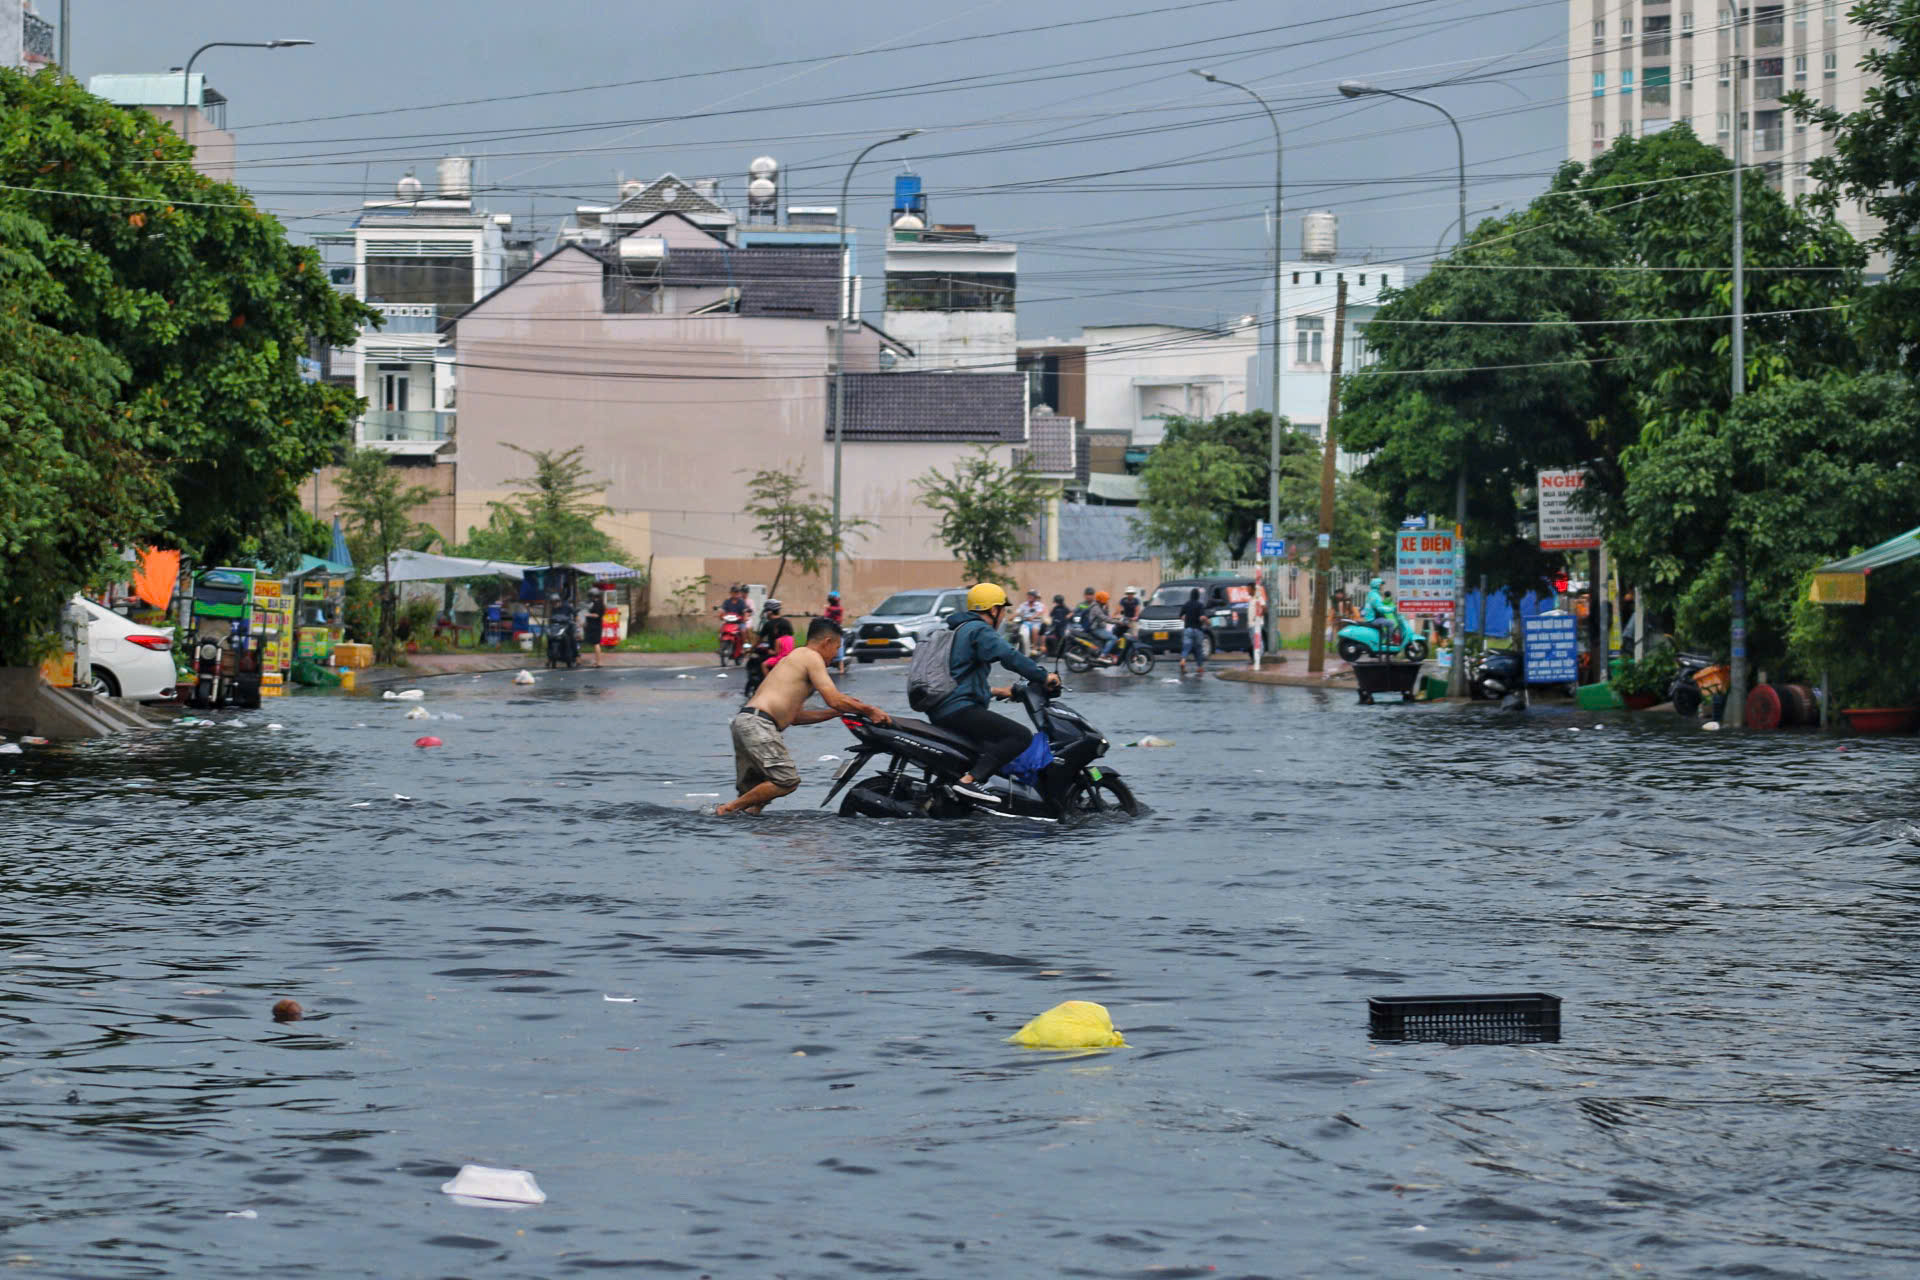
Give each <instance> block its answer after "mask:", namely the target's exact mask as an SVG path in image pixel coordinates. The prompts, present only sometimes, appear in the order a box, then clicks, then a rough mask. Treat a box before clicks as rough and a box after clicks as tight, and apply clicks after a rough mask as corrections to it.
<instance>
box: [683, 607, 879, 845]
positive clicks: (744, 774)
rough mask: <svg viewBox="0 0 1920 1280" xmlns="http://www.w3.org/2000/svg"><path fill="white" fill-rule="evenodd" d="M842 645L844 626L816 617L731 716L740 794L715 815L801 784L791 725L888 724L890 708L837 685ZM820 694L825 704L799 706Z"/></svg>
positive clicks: (761, 803) (757, 806)
mask: <svg viewBox="0 0 1920 1280" xmlns="http://www.w3.org/2000/svg"><path fill="white" fill-rule="evenodd" d="M839 649H840V628H839V627H837V626H835V625H834V624H833V623H832V622H829V621H828V620H827V619H825V618H815V619H814V620H813V623H812V625H810V626H809V627H808V628H807V643H806V644H805V645H804V646H803V647H801V648H798V649H795V650H794V651H793V652H792V653H790V654H788V655H787V657H786V659H785V660H784V661H782V662H781V663H780V665H779V666H777V667H775V668H774V669H773V670H771V671H769V672H767V678H766V682H765V683H763V684H762V685H761V686H760V691H759V692H758V693H756V694H754V695H753V699H752V701H750V702H748V703H747V705H746V706H745V707H744V708H743V709H742V710H741V712H740V714H739V715H737V716H735V717H734V718H733V724H732V725H731V726H730V727H731V728H732V730H733V768H734V774H735V783H736V789H737V790H738V791H739V793H740V794H739V796H738V797H736V798H735V799H733V800H730V801H728V802H727V803H726V804H723V805H716V806H715V807H714V810H713V812H714V813H715V815H716V816H720V817H725V816H726V815H727V814H730V813H740V812H743V811H744V812H746V813H758V812H760V810H761V809H763V808H765V807H766V806H767V805H768V804H771V803H772V802H773V801H775V800H778V799H779V798H780V797H781V796H784V795H787V794H789V793H790V792H792V791H793V789H794V788H795V787H798V786H799V785H800V770H798V769H796V768H795V767H794V764H793V756H792V755H790V754H789V753H788V752H787V744H786V741H785V740H784V739H783V738H782V737H781V736H780V735H781V734H782V733H784V732H785V731H786V730H787V728H788V726H790V725H796V724H824V723H825V722H826V721H828V720H833V719H837V718H838V717H840V716H841V715H860V716H865V717H866V718H867V719H869V720H871V721H873V722H874V723H875V724H886V723H887V719H888V717H887V713H886V712H884V711H882V710H881V709H880V708H878V707H874V706H869V705H867V704H866V703H864V702H862V701H860V699H858V698H850V697H848V696H847V695H846V694H844V693H842V692H840V691H839V690H838V689H836V688H834V687H833V681H832V680H831V679H829V678H828V676H827V664H828V663H829V662H832V661H833V658H834V655H835V654H836V653H837V652H838V651H839ZM816 693H818V694H819V695H820V700H821V701H822V702H824V703H826V704H827V705H826V706H824V707H814V708H803V707H802V706H801V704H802V703H804V702H805V701H806V700H807V699H808V698H809V697H811V696H812V695H813V694H816Z"/></svg>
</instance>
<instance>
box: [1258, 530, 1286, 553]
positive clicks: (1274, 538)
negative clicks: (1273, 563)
mask: <svg viewBox="0 0 1920 1280" xmlns="http://www.w3.org/2000/svg"><path fill="white" fill-rule="evenodd" d="M1258 536H1259V541H1260V558H1261V559H1262V560H1280V559H1284V558H1285V557H1286V554H1287V540H1286V539H1285V538H1283V537H1281V536H1280V535H1279V534H1277V533H1275V532H1274V531H1273V526H1272V525H1270V524H1268V523H1267V522H1266V521H1265V520H1262V521H1260V525H1259V531H1258Z"/></svg>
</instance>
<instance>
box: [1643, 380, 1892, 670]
mask: <svg viewBox="0 0 1920 1280" xmlns="http://www.w3.org/2000/svg"><path fill="white" fill-rule="evenodd" d="M1916 458H1920V396H1917V395H1916V393H1915V391H1914V389H1913V387H1912V386H1911V385H1910V384H1909V383H1908V382H1907V381H1906V380H1905V379H1904V378H1901V377H1897V376H1894V375H1890V374H1879V375H1862V376H1849V375H1844V374H1833V375H1830V376H1828V377H1826V378H1823V379H1818V380H1810V379H1795V380H1777V381H1774V382H1772V383H1770V384H1768V385H1766V386H1764V387H1763V388H1761V389H1760V390H1758V391H1755V392H1753V393H1751V394H1749V395H1746V396H1743V397H1742V398H1741V400H1740V402H1739V404H1738V405H1737V406H1735V407H1734V408H1733V409H1732V411H1731V412H1730V413H1727V414H1724V415H1716V414H1712V413H1708V412H1705V411H1703V412H1701V413H1699V414H1697V415H1690V416H1687V417H1684V418H1681V419H1679V420H1678V421H1677V422H1676V423H1675V424H1674V426H1673V429H1671V430H1668V431H1664V432H1662V433H1659V434H1657V435H1656V434H1650V435H1649V436H1648V438H1647V440H1646V441H1645V442H1644V443H1643V444H1641V445H1637V446H1635V447H1634V448H1633V449H1630V450H1629V451H1628V454H1627V466H1628V470H1629V474H1630V475H1631V477H1632V482H1631V483H1630V484H1629V485H1628V488H1627V492H1626V496H1625V500H1624V506H1625V508H1626V511H1627V516H1628V519H1627V521H1626V522H1625V523H1626V527H1628V528H1631V529H1635V530H1639V529H1662V530H1665V531H1666V532H1665V533H1664V534H1663V535H1662V537H1661V538H1660V540H1659V542H1658V543H1657V544H1656V545H1654V546H1653V547H1652V548H1650V549H1649V551H1648V553H1647V558H1646V560H1645V561H1644V563H1645V565H1646V567H1647V569H1648V570H1649V571H1650V573H1651V577H1652V578H1653V579H1654V580H1658V581H1661V582H1668V583H1672V584H1674V587H1675V591H1674V595H1673V598H1674V610H1675V622H1676V629H1677V631H1678V632H1679V633H1680V635H1681V638H1682V639H1683V640H1684V641H1686V642H1688V643H1692V644H1699V645H1702V646H1710V647H1713V648H1716V649H1719V648H1722V643H1721V638H1722V637H1724V636H1726V635H1727V631H1728V626H1729V622H1730V614H1729V609H1728V595H1729V590H1730V580H1731V576H1732V573H1733V570H1734V566H1735V564H1736V563H1739V562H1744V563H1745V564H1746V566H1748V568H1747V572H1748V574H1749V575H1750V578H1751V586H1750V589H1749V597H1750V600H1751V606H1750V610H1751V612H1750V618H1749V626H1748V648H1749V651H1750V653H1751V655H1752V659H1753V662H1754V664H1755V665H1756V666H1759V667H1769V668H1773V669H1775V670H1777V669H1779V666H1780V664H1781V662H1782V661H1783V660H1784V659H1785V658H1786V656H1787V638H1788V631H1789V623H1790V619H1791V615H1792V613H1793V609H1794V601H1795V599H1796V598H1797V597H1798V596H1799V595H1801V594H1803V591H1802V588H1801V580H1802V578H1803V577H1804V575H1805V574H1806V573H1807V571H1808V570H1810V569H1811V568H1813V567H1814V566H1815V565H1817V564H1820V563H1822V562H1824V561H1827V560H1831V559H1834V558H1836V557H1839V556H1842V555H1845V554H1847V553H1848V551H1849V549H1850V548H1853V547H1860V546H1871V545H1872V544H1874V543H1877V542H1880V541H1882V540H1884V539H1886V538H1888V537H1891V536H1892V535H1893V534H1895V533H1898V532H1900V531H1901V530H1902V529H1904V528H1909V527H1911V525H1912V523H1913V520H1914V512H1916V511H1920V468H1916V467H1915V466H1914V463H1913V460H1914V459H1916ZM1635 545H1636V548H1637V547H1638V546H1639V545H1640V544H1635ZM1875 580H1876V582H1877V581H1878V575H1877V574H1876V575H1875ZM1795 674H1798V675H1800V676H1803V677H1806V678H1815V677H1817V676H1818V675H1819V672H1818V671H1817V670H1801V671H1798V672H1796V673H1795Z"/></svg>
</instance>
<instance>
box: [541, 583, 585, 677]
mask: <svg viewBox="0 0 1920 1280" xmlns="http://www.w3.org/2000/svg"><path fill="white" fill-rule="evenodd" d="M579 662H580V632H579V630H578V629H577V628H576V627H575V626H574V624H573V603H572V601H569V600H562V599H560V598H559V597H558V596H555V597H554V599H553V607H552V608H551V609H549V610H548V611H547V666H548V667H549V668H552V667H557V666H559V665H561V664H562V663H565V664H566V665H567V667H568V668H572V667H575V666H578V665H579Z"/></svg>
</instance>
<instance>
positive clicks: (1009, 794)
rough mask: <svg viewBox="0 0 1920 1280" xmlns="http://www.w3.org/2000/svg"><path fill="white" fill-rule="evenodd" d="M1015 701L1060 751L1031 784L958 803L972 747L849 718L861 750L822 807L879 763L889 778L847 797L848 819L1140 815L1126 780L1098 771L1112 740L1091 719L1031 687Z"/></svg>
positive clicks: (868, 782)
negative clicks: (874, 762)
mask: <svg viewBox="0 0 1920 1280" xmlns="http://www.w3.org/2000/svg"><path fill="white" fill-rule="evenodd" d="M1013 701H1015V702H1017V703H1019V704H1020V705H1021V706H1023V707H1025V708H1026V711H1027V716H1028V718H1029V719H1030V720H1032V722H1033V727H1034V729H1035V730H1036V731H1037V732H1039V733H1042V734H1045V735H1046V738H1047V743H1048V745H1049V746H1051V747H1052V749H1053V763H1051V764H1049V765H1047V766H1046V767H1045V768H1043V769H1041V770H1040V771H1039V773H1038V775H1037V776H1036V777H1035V778H1034V780H1033V782H1032V783H1027V782H1021V781H1018V780H1016V779H1014V778H1011V777H1008V776H1007V775H1006V774H1004V773H1002V774H1001V775H1000V776H998V777H996V778H994V779H992V780H991V781H990V782H988V783H987V784H986V786H985V788H984V789H985V790H986V791H988V792H990V793H991V794H992V795H993V796H994V802H993V803H991V804H989V803H986V802H983V801H977V800H972V799H969V798H967V797H965V796H961V795H956V794H954V793H953V792H950V791H949V790H947V788H948V787H949V786H951V785H952V784H953V783H955V782H957V781H959V780H960V778H961V777H962V776H963V775H964V774H965V773H966V772H967V768H968V766H969V765H971V764H972V763H973V758H974V754H975V752H976V750H977V748H976V747H975V746H974V744H973V742H972V741H971V740H969V739H967V738H965V737H962V736H961V735H960V734H957V733H954V732H952V731H951V730H948V729H942V728H940V727H939V726H938V725H934V724H930V723H928V722H927V721H925V720H912V719H908V718H907V717H905V716H895V717H894V718H893V719H892V720H891V721H890V722H888V723H887V724H885V725H876V724H873V723H871V722H870V721H868V720H866V719H865V718H864V717H861V716H842V717H841V723H843V724H845V725H846V726H847V728H849V729H851V730H853V736H854V738H855V739H856V740H857V745H856V747H855V748H854V754H853V755H852V756H851V757H850V758H849V759H848V760H847V762H846V763H845V764H843V765H841V766H840V769H839V772H837V773H836V774H834V778H833V788H832V789H831V790H830V791H828V792H827V798H826V799H825V800H822V801H821V802H820V804H821V807H822V808H824V807H826V806H827V805H829V804H831V803H832V802H833V798H834V797H835V796H837V795H839V794H840V792H841V791H842V790H843V789H845V788H847V787H848V784H849V783H852V782H853V779H854V777H855V775H857V774H858V773H859V772H860V770H861V769H862V768H863V767H865V765H866V764H867V762H868V761H869V760H872V759H874V758H875V757H876V756H878V757H883V758H885V759H886V760H887V765H886V768H885V770H884V771H883V772H881V773H879V774H878V775H876V776H874V777H870V778H867V779H865V780H863V781H861V782H859V783H858V784H855V785H854V786H853V787H852V788H851V789H850V790H847V794H846V798H845V799H844V800H842V801H841V803H840V814H841V816H842V817H848V818H854V817H869V818H922V817H927V818H960V817H965V816H967V815H968V814H971V813H975V812H979V813H986V814H992V815H993V816H995V817H1001V818H1027V819H1031V820H1033V821H1036V822H1059V821H1061V820H1063V819H1067V818H1079V817H1086V816H1091V815H1094V814H1100V813H1108V812H1118V813H1124V814H1126V815H1127V816H1128V817H1132V816H1134V815H1135V814H1137V813H1138V812H1139V811H1140V806H1139V803H1138V802H1137V801H1136V800H1135V799H1134V798H1133V792H1132V791H1131V790H1130V789H1129V788H1128V787H1127V784H1126V783H1124V782H1122V781H1121V780H1120V775H1119V774H1118V773H1116V772H1114V771H1113V770H1112V769H1110V768H1107V767H1106V766H1105V765H1099V764H1095V763H1094V761H1096V760H1098V759H1099V758H1100V757H1101V756H1103V755H1105V754H1106V753H1107V740H1106V738H1104V737H1103V736H1101V733H1100V731H1099V730H1098V729H1096V728H1094V727H1093V726H1092V725H1091V724H1089V723H1088V722H1087V720H1086V717H1084V716H1082V715H1081V714H1080V713H1079V712H1077V711H1074V710H1072V709H1071V708H1069V707H1067V706H1064V705H1062V704H1061V703H1058V702H1052V701H1050V700H1049V699H1048V698H1047V696H1046V693H1045V692H1044V690H1043V689H1041V688H1039V687H1036V686H1032V685H1029V684H1027V683H1026V682H1025V681H1020V682H1018V683H1016V684H1015V685H1014V686H1013Z"/></svg>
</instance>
